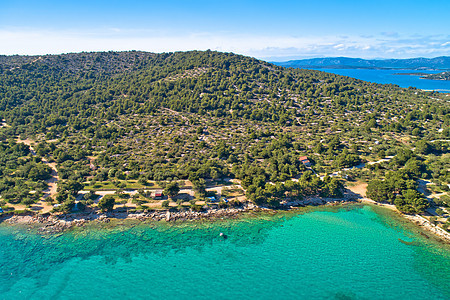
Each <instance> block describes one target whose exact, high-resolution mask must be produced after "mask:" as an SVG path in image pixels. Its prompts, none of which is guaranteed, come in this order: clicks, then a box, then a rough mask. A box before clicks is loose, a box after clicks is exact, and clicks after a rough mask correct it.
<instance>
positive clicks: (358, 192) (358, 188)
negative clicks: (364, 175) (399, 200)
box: [347, 182, 398, 211]
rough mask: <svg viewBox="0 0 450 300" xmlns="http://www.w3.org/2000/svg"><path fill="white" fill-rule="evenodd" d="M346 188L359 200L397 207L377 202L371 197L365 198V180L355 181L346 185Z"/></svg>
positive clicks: (387, 206) (394, 208)
mask: <svg viewBox="0 0 450 300" xmlns="http://www.w3.org/2000/svg"><path fill="white" fill-rule="evenodd" d="M347 189H349V190H350V191H351V192H352V193H353V194H354V196H356V198H358V200H360V201H361V202H365V203H370V204H375V205H379V206H383V207H386V208H389V209H392V210H395V211H398V209H397V208H396V207H395V205H393V204H386V203H378V202H376V201H374V200H372V199H369V198H367V197H366V193H367V183H365V182H357V183H356V184H354V185H351V186H347Z"/></svg>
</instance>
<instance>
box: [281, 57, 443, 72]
mask: <svg viewBox="0 0 450 300" xmlns="http://www.w3.org/2000/svg"><path fill="white" fill-rule="evenodd" d="M274 64H276V65H279V66H283V67H293V68H311V67H312V68H328V69H333V68H334V69H360V68H363V69H418V70H420V69H422V70H423V69H438V70H450V56H441V57H435V58H423V57H419V58H408V59H361V58H350V57H325V58H311V59H300V60H290V61H286V62H275V63H274Z"/></svg>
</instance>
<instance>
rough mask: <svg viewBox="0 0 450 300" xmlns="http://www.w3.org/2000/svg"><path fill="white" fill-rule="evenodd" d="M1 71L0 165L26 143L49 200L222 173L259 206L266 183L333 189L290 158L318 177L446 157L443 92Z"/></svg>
mask: <svg viewBox="0 0 450 300" xmlns="http://www.w3.org/2000/svg"><path fill="white" fill-rule="evenodd" d="M0 62H1V63H0V118H1V119H4V122H5V123H6V124H7V125H6V126H4V125H3V122H2V124H1V125H0V127H2V128H0V141H1V146H2V147H3V148H4V149H5V153H6V154H5V155H6V156H7V155H10V154H8V153H10V152H11V153H16V152H17V151H16V152H14V151H13V150H11V147H13V146H12V145H13V144H14V143H13V142H12V139H16V138H17V137H18V136H20V137H21V138H22V139H24V138H29V139H31V140H34V141H36V146H35V150H36V152H37V154H38V155H39V156H42V157H46V158H47V159H48V160H49V161H55V162H56V163H57V168H58V175H59V178H60V181H59V182H58V189H60V190H61V192H60V193H59V194H58V197H59V198H58V199H57V201H58V202H60V203H61V202H64V201H66V200H64V199H66V198H65V197H66V196H67V194H66V192H65V191H67V190H70V191H71V190H73V189H74V188H73V187H74V186H78V187H80V186H83V185H89V184H90V185H91V187H92V186H95V182H109V181H113V183H114V184H115V185H117V187H118V188H120V187H123V186H126V184H125V183H124V180H125V179H131V180H136V181H137V180H140V182H143V183H145V182H146V181H147V180H157V181H158V180H169V181H170V180H175V179H189V180H191V181H192V182H193V183H194V185H195V186H197V187H199V186H200V187H201V186H202V180H204V179H215V180H217V179H220V178H223V177H225V176H231V177H235V178H238V179H240V180H241V184H242V186H243V187H244V188H245V189H246V196H247V197H248V198H249V199H251V200H254V201H255V202H258V203H263V202H264V201H266V200H267V201H271V200H270V199H272V200H273V199H276V201H275V203H276V202H277V201H279V199H280V197H282V196H283V195H284V192H282V189H281V188H280V186H279V185H277V190H273V187H272V185H270V184H269V185H266V183H267V182H268V181H271V182H272V183H280V184H281V182H284V181H286V180H288V179H290V178H293V177H296V176H297V177H298V176H300V175H301V176H302V178H303V179H302V180H301V181H300V182H301V184H302V186H303V185H304V186H303V187H302V190H301V191H300V190H299V191H297V192H293V193H294V194H296V195H297V196H299V197H300V195H314V194H318V193H321V195H328V196H333V195H335V196H336V195H337V194H336V193H337V191H338V190H339V185H338V184H337V182H336V181H326V180H325V181H320V180H319V179H318V177H315V176H312V174H313V173H311V171H307V170H306V167H305V166H304V164H303V163H302V162H301V161H300V160H299V157H300V156H308V158H309V159H310V162H311V164H313V165H314V170H315V171H316V172H317V173H321V174H325V173H332V172H334V171H339V170H341V169H342V168H346V167H352V166H355V165H357V164H359V163H360V162H362V161H364V160H377V159H378V158H379V157H384V155H395V154H396V153H397V152H398V151H400V150H399V149H403V148H407V149H408V151H410V150H409V149H411V148H417V149H422V150H423V149H425V150H423V151H425V152H427V153H428V152H430V151H431V152H432V151H436V153H441V152H442V151H444V150H443V149H444V148H445V147H446V146H442V145H441V144H439V142H438V143H433V144H432V145H431V144H428V143H429V142H430V143H431V141H433V140H447V139H448V138H449V136H450V135H449V128H448V125H449V121H450V114H449V109H450V107H449V104H448V98H447V97H448V96H447V95H446V94H440V93H433V92H424V91H421V90H417V89H413V88H410V89H402V88H399V87H398V86H394V85H379V84H374V83H368V82H364V81H360V80H356V79H352V78H349V77H343V76H338V75H335V74H329V73H324V72H320V71H313V70H300V69H292V68H290V69H286V68H283V67H279V66H275V65H273V64H270V63H267V62H264V61H260V60H257V59H254V58H250V57H245V56H240V55H235V54H232V53H220V52H212V51H203V52H201V51H191V52H176V53H163V54H153V53H145V52H135V51H132V52H104V53H78V54H65V55H48V56H38V57H36V56H35V57H23V56H2V57H0ZM6 141H8V142H6ZM445 149H446V148H445ZM8 151H9V152H8ZM439 151H441V152H439ZM445 151H446V150H445ZM20 153H21V152H20ZM20 153H18V154H17V155H16V156H20ZM408 155H409V156H408V157H410V156H411V155H410V154H408ZM6 156H5V157H6ZM2 157H3V156H2ZM411 157H412V156H411ZM412 158H414V159H416V158H415V157H412ZM412 158H411V159H412ZM12 161H15V160H11V159H8V158H5V159H3V160H2V158H1V157H0V167H1V168H0V172H1V173H0V174H3V175H2V176H3V177H2V179H1V180H0V193H1V194H2V195H4V197H10V198H11V199H16V200H14V201H21V200H20V197H19V198H18V197H17V195H18V194H19V192H18V191H17V189H18V188H19V186H20V185H19V184H18V183H17V182H22V183H24V184H25V183H26V182H28V181H27V180H29V179H27V178H22V177H20V178H19V179H20V180H21V181H20V180H19V179H17V178H16V177H17V176H19V174H22V173H23V174H26V173H24V172H22V173H20V172H17V170H19V169H20V168H21V166H19V165H14V163H13V162H12ZM402 163H404V162H403V161H400V163H398V164H395V165H393V167H392V168H395V169H400V168H401V167H402ZM436 166H445V164H444V163H437V164H436ZM444 169H445V170H447V169H448V168H446V167H445V168H444ZM365 170H366V169H365ZM380 170H381V169H380ZM380 170H378V171H380ZM378 171H377V172H378ZM361 172H363V171H361ZM364 172H366V171H364ZM380 172H381V173H380V174H384V173H383V172H384V171H380ZM418 172H419V171H418ZM420 172H425V173H426V172H428V173H426V174H432V173H433V172H434V171H426V170H421V171H420ZM436 172H438V171H436ZM425 173H424V174H425ZM5 174H6V175H5ZM364 174H365V173H364ZM368 174H372V173H371V172H369V173H368ZM433 174H434V173H433ZM436 174H438V173H436ZM358 176H362V175H361V174H359V175H358ZM368 176H369V175H368ZM370 176H372V175H370ZM401 176H404V175H401ZM405 176H406V175H405ZM415 176H416V175H415ZM430 176H431V175H430ZM433 176H434V175H433ZM437 176H440V175H439V174H438V175H437ZM18 180H19V181H18ZM203 182H204V181H203ZM294 186H295V185H294ZM294 186H291V187H290V188H289V189H288V190H290V191H293V189H294ZM70 187H72V188H70ZM296 188H297V187H296ZM395 191H398V190H395ZM27 193H28V192H27V191H25V192H24V191H21V192H20V194H21V195H28V194H27ZM74 194H76V191H75V192H74ZM69 198H70V197H69ZM277 199H278V200H277ZM261 201H262V202H261Z"/></svg>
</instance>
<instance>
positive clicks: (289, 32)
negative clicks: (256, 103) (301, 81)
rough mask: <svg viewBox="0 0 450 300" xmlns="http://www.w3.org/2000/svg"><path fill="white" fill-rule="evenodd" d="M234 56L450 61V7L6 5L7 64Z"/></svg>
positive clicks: (1, 35)
mask: <svg viewBox="0 0 450 300" xmlns="http://www.w3.org/2000/svg"><path fill="white" fill-rule="evenodd" d="M207 49H211V50H217V51H225V52H234V53H238V54H243V55H247V56H252V57H256V58H260V59H265V60H269V61H286V60H290V59H301V58H312V57H335V56H346V57H359V58H367V59H369V58H412V57H430V58H431V57H437V56H449V55H450V1H449V0H427V1H425V0H408V1H403V0H389V1H387V0H371V1H368V0H358V1H350V0H315V1H313V0H309V1H304V0H297V1H290V0H289V1H283V0H278V1H273V0H272V1H266V0H259V1H255V0H252V1H245V0H241V1H236V0H221V1H216V0H209V1H204V0H184V1H179V0H164V1H153V0H142V1H138V0H121V1H116V0H108V1H104V0H89V1H87V0H77V1H72V0H65V1H62V0H57V1H55V0H41V1H36V0H0V55H12V54H27V55H43V54H60V53H69V52H81V51H111V50H113V51H125V50H142V51H150V52H158V53H159V52H172V51H187V50H207Z"/></svg>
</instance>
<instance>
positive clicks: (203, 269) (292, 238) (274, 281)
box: [0, 205, 450, 299]
mask: <svg viewBox="0 0 450 300" xmlns="http://www.w3.org/2000/svg"><path fill="white" fill-rule="evenodd" d="M122 222H123V221H122ZM102 226H103V227H100V226H99V225H96V227H94V226H93V225H90V227H87V228H80V229H75V230H72V231H69V232H66V233H64V234H59V235H48V236H40V235H38V234H36V233H33V231H27V230H26V229H25V228H19V227H15V226H7V225H5V224H3V225H0V245H1V248H0V299H450V248H449V247H448V246H446V245H443V244H439V243H438V242H436V241H434V240H433V239H432V238H427V237H425V236H424V235H423V234H421V233H420V232H419V231H417V229H416V228H415V227H412V226H411V225H410V224H409V225H408V223H406V222H405V221H404V220H403V219H401V218H400V217H398V216H397V215H395V214H394V213H392V212H390V211H387V210H385V209H383V208H379V207H372V206H362V205H352V206H345V207H340V208H315V209H310V210H305V211H297V212H283V213H277V214H275V215H256V214H255V215H248V216H244V217H242V218H239V219H236V220H222V221H218V222H204V223H200V222H196V223H189V224H182V223H180V224H166V223H164V222H161V223H146V224H142V223H141V224H138V223H135V224H132V223H128V224H122V223H116V224H115V226H113V225H112V224H107V225H102ZM221 232H223V233H224V234H225V235H226V236H227V238H224V237H221V236H220V233H221Z"/></svg>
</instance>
